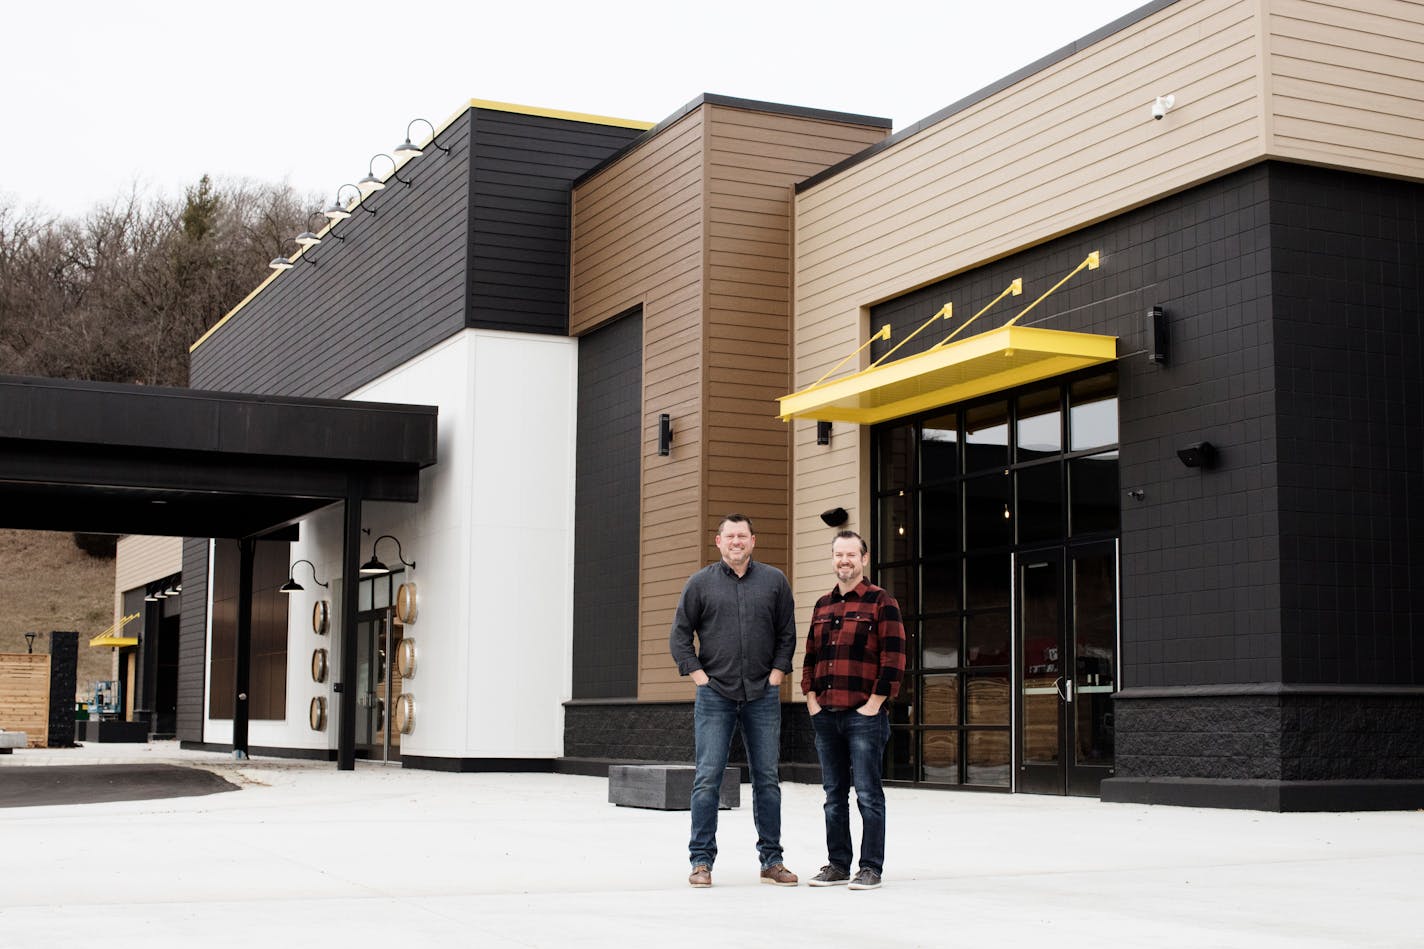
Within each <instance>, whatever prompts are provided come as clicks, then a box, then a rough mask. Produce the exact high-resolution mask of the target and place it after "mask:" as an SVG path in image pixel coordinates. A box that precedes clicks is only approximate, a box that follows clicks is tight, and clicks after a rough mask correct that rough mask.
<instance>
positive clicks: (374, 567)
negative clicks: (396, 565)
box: [361, 534, 415, 577]
mask: <svg viewBox="0 0 1424 949" xmlns="http://www.w3.org/2000/svg"><path fill="white" fill-rule="evenodd" d="M388 537H389V538H390V539H391V540H394V541H395V542H396V556H397V557H399V558H400V562H401V563H403V564H405V565H406V566H407V567H410V568H411V569H412V570H414V569H415V561H414V560H406V559H405V551H403V550H401V542H400V540H399V539H397V537H396V536H395V535H394V534H382V535H381V536H380V537H377V538H376V539H375V541H373V542H372V543H371V559H370V560H368V561H366V562H365V563H363V564H362V565H361V576H363V577H380V576H384V575H385V574H388V573H390V572H391V568H390V567H387V566H386V565H385V564H384V563H382V562H381V561H380V560H378V559H377V558H376V548H377V547H378V546H380V543H381V541H383V540H385V539H386V538H388Z"/></svg>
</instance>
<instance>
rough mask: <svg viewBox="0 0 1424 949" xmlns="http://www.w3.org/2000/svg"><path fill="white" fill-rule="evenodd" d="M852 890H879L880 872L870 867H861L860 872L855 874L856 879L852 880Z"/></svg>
mask: <svg viewBox="0 0 1424 949" xmlns="http://www.w3.org/2000/svg"><path fill="white" fill-rule="evenodd" d="M850 888H851V889H852V890H878V889H880V874H878V873H876V872H875V871H874V870H872V869H870V868H869V867H861V868H860V872H859V873H857V874H856V875H855V879H854V880H851V881H850Z"/></svg>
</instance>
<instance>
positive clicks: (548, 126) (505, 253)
mask: <svg viewBox="0 0 1424 949" xmlns="http://www.w3.org/2000/svg"><path fill="white" fill-rule="evenodd" d="M474 114H475V128H474V136H473V143H474V144H473V146H472V152H473V155H474V159H473V172H472V175H473V177H472V185H471V197H470V205H471V215H470V249H469V260H470V284H469V325H470V326H473V327H480V328H485V329H503V330H514V331H521V332H535V333H557V334H560V335H562V334H564V333H565V332H566V331H567V326H568V312H569V279H568V270H569V188H570V185H571V183H572V182H573V181H574V180H575V179H576V178H578V177H579V176H580V175H582V174H584V173H585V172H587V171H588V170H589V169H590V168H592V167H594V166H595V165H597V164H598V163H599V162H601V161H603V160H605V159H607V158H608V156H609V155H612V154H613V153H614V152H616V151H618V149H620V148H622V147H624V146H625V145H627V144H628V143H629V142H630V141H632V140H633V139H634V138H636V137H637V136H638V135H639V134H641V132H640V130H638V129H630V128H622V127H619V126H611V125H599V124H597V123H592V122H575V121H569V120H566V119H556V118H551V117H546V116H536V115H526V114H523V113H518V112H502V111H498V110H493V109H475V110H474Z"/></svg>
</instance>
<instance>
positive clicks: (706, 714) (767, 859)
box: [687, 685, 781, 869]
mask: <svg viewBox="0 0 1424 949" xmlns="http://www.w3.org/2000/svg"><path fill="white" fill-rule="evenodd" d="M738 724H740V725H741V726H742V744H743V745H744V746H745V747H746V749H747V764H748V765H749V766H750V767H751V772H752V821H753V823H755V824H756V831H757V856H758V858H760V860H761V866H762V869H766V868H767V867H772V866H775V865H776V864H778V863H780V862H781V783H780V779H779V778H778V776H777V771H776V768H777V759H778V758H779V757H780V753H781V692H780V690H778V689H774V688H771V687H768V688H767V690H766V692H765V693H763V694H762V697H761V698H759V699H755V700H753V701H751V702H733V701H732V700H731V699H728V698H725V697H723V696H722V695H720V694H718V693H717V691H716V690H715V689H713V688H712V687H710V686H706V685H704V686H699V687H698V689H697V705H696V707H695V710H694V712H693V737H694V740H695V742H696V744H697V750H696V753H697V773H696V774H695V776H694V777H693V779H692V839H691V840H690V841H689V842H688V846H687V849H688V854H689V857H690V859H691V861H692V865H693V866H694V867H695V866H697V865H698V864H705V865H706V866H708V867H711V866H712V864H713V863H714V862H715V861H716V860H717V803H718V800H719V799H720V795H721V790H722V775H723V773H724V772H725V771H726V769H727V753H728V751H729V749H730V748H731V745H732V729H733V728H735V727H736V726H737V725H738Z"/></svg>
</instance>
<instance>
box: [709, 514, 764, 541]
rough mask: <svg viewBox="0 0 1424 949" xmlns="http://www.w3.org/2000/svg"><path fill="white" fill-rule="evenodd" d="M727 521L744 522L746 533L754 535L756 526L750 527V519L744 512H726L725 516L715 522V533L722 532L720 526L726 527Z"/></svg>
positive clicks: (731, 522) (732, 522) (733, 522)
mask: <svg viewBox="0 0 1424 949" xmlns="http://www.w3.org/2000/svg"><path fill="white" fill-rule="evenodd" d="M729 523H730V524H745V525H747V533H748V534H751V535H752V536H753V537H755V536H756V528H754V527H752V519H751V518H750V517H747V516H746V515H745V514H728V515H727V516H726V517H724V518H722V519H721V520H720V521H718V522H717V533H719V534H720V533H722V528H724V527H726V526H727V525H728V524H729Z"/></svg>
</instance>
